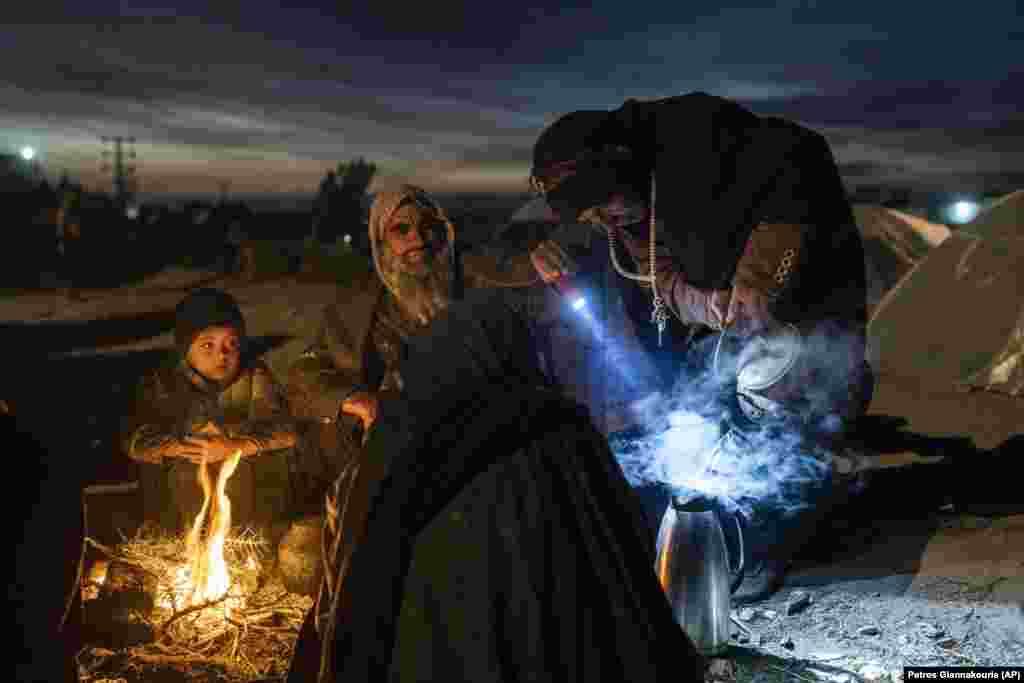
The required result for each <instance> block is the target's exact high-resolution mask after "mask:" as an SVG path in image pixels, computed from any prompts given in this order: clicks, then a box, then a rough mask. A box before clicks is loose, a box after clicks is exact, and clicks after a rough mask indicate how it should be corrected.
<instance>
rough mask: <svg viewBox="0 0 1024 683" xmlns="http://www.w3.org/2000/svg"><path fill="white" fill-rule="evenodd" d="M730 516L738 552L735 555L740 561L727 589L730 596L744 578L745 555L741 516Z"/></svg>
mask: <svg viewBox="0 0 1024 683" xmlns="http://www.w3.org/2000/svg"><path fill="white" fill-rule="evenodd" d="M732 516H733V519H735V521H736V542H737V544H738V545H739V552H738V553H737V554H738V555H739V557H740V559H739V562H738V563H737V565H738V566H737V567H736V576H735V577H734V578H733V580H732V585H731V586H730V587H729V593H730V594H732V593H735V592H736V590H737V589H738V588H739V587H740V584H741V583H743V578H744V576H745V574H746V560H745V559H744V556H745V555H746V553H745V551H744V548H743V521H742V516H741V515H740V513H739V512H734V513H733V515H732ZM730 564H731V563H730ZM732 571H733V570H732V567H731V566H730V567H729V572H730V573H732Z"/></svg>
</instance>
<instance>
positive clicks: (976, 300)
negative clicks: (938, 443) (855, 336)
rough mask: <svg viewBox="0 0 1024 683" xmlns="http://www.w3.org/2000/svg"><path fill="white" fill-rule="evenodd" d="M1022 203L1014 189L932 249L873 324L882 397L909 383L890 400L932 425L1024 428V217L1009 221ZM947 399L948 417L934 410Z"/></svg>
mask: <svg viewBox="0 0 1024 683" xmlns="http://www.w3.org/2000/svg"><path fill="white" fill-rule="evenodd" d="M1021 204H1024V194H1021V193H1019V192H1018V193H1014V195H1011V196H1010V198H1008V199H1006V200H1004V201H1003V202H1000V203H998V204H996V205H995V206H993V207H992V209H990V212H991V214H992V215H989V212H986V213H985V214H982V215H980V216H979V217H978V218H977V219H976V220H975V221H974V222H973V223H971V224H968V225H967V226H966V228H964V229H961V230H958V231H957V232H955V233H953V234H952V235H951V236H950V237H949V238H948V239H946V240H945V241H943V242H942V244H940V245H939V246H938V247H936V248H935V249H933V250H932V251H931V253H930V254H929V255H928V256H927V257H926V258H925V259H924V260H922V261H921V262H920V263H919V264H918V265H917V266H915V267H914V268H913V269H911V270H910V271H909V272H908V273H907V274H906V275H905V276H904V277H903V279H902V280H900V282H899V283H897V285H896V286H895V287H894V288H893V289H892V290H891V291H890V292H889V293H888V294H887V295H886V296H885V297H884V298H883V299H882V301H881V302H880V303H879V306H878V308H877V310H876V312H875V315H874V317H873V318H872V320H871V323H870V325H869V327H868V337H869V341H868V346H869V357H870V360H871V363H872V365H873V366H874V368H875V370H876V372H877V374H878V375H879V378H880V383H879V395H884V394H886V392H887V391H890V390H892V389H893V387H895V386H900V387H903V389H902V390H901V392H902V394H905V398H906V400H905V401H902V402H893V401H894V400H893V401H889V405H890V408H893V407H894V406H897V404H898V405H899V407H900V408H901V409H903V410H904V411H905V412H906V414H907V415H910V416H914V415H917V416H920V417H919V419H918V422H921V423H928V424H929V425H932V426H933V427H934V431H943V432H944V433H953V432H954V431H955V429H961V430H962V433H965V434H969V435H971V436H972V437H974V438H975V440H976V441H979V443H980V441H985V442H988V443H992V442H994V441H999V439H1005V438H1008V437H1010V436H1013V435H1014V434H1015V433H1024V401H1021V400H1020V398H1021V397H1024V222H1019V223H1017V224H1016V225H1015V224H1014V223H1013V220H1012V217H1013V215H1015V214H1013V213H1012V212H1016V211H1019V205H1021ZM1008 212H1011V213H1008ZM886 385H888V389H887V388H886ZM965 392H970V393H965ZM995 395H998V396H1002V397H1004V398H995ZM957 396H959V399H958V398H957ZM968 397H969V398H968ZM943 401H945V403H948V404H949V406H947V407H950V410H947V411H945V413H944V414H947V418H948V419H947V420H946V421H945V424H942V421H939V422H936V421H935V420H932V419H931V418H930V417H928V415H929V414H930V415H931V416H934V415H935V414H937V413H936V412H935V409H936V408H935V407H936V406H937V405H938V404H939V403H942V402H943ZM877 403H878V399H877V398H876V405H873V407H872V411H871V412H873V413H877V412H878V410H880V408H879V406H878V405H877ZM952 406H958V407H957V409H956V410H953V409H952ZM972 411H974V412H973V413H972ZM975 413H976V414H975ZM1000 416H1001V417H1000ZM993 420H994V421H993ZM912 422H913V420H912ZM955 425H959V427H955Z"/></svg>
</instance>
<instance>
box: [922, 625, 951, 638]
mask: <svg viewBox="0 0 1024 683" xmlns="http://www.w3.org/2000/svg"><path fill="white" fill-rule="evenodd" d="M917 628H918V630H919V631H920V632H921V635H923V636H925V637H926V638H931V639H933V640H936V639H938V638H941V637H942V636H944V635H946V632H945V631H944V630H942V629H941V628H939V627H938V626H935V625H934V624H929V623H927V622H923V621H922V622H921V623H919V624H918V625H917Z"/></svg>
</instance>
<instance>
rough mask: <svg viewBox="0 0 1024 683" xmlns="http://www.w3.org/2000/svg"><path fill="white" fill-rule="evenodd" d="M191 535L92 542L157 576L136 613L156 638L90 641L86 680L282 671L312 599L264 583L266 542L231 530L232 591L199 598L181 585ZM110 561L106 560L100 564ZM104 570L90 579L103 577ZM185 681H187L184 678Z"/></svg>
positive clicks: (251, 676) (241, 676) (249, 676)
mask: <svg viewBox="0 0 1024 683" xmlns="http://www.w3.org/2000/svg"><path fill="white" fill-rule="evenodd" d="M188 540H189V539H186V538H184V537H181V536H178V537H174V536H166V535H160V534H158V533H152V532H150V533H147V532H140V533H139V534H137V535H136V536H135V538H132V539H125V541H124V542H123V543H121V544H120V545H118V546H117V547H116V548H108V547H105V546H103V545H102V544H99V543H97V542H95V541H93V540H92V539H87V541H88V542H89V544H90V545H91V546H93V547H94V548H97V549H98V550H100V551H101V552H102V553H104V554H105V555H107V557H108V561H110V562H112V561H115V560H116V561H118V562H123V563H126V564H129V565H132V566H133V567H135V568H138V569H140V570H141V571H142V572H143V573H144V574H146V575H149V576H150V577H152V578H155V579H156V584H157V585H158V586H159V588H158V590H157V592H158V594H157V595H155V596H153V598H154V603H155V606H154V608H153V611H152V613H151V614H150V615H148V616H147V615H143V614H141V613H138V612H136V613H135V618H136V619H137V620H138V621H140V622H141V623H144V624H146V625H148V626H149V628H150V629H152V633H153V637H152V639H151V640H150V642H147V643H144V644H141V645H136V646H134V647H127V648H124V649H122V650H118V651H114V650H110V649H104V648H99V647H91V646H87V647H86V648H84V649H83V651H82V652H81V653H80V654H79V663H80V667H81V671H82V673H83V676H82V679H81V680H82V681H83V683H90V682H91V683H99V681H102V680H117V679H124V680H126V681H133V680H140V681H141V680H146V679H148V678H151V675H147V673H146V672H147V671H152V670H153V669H155V668H158V669H167V668H173V669H180V670H183V671H190V670H196V669H199V668H203V669H206V670H210V671H217V672H219V673H220V674H221V675H222V676H223V677H224V679H226V680H228V681H233V682H235V681H237V682H242V681H252V680H255V679H259V678H264V677H267V676H274V675H283V674H284V673H285V672H287V670H288V664H289V661H290V659H291V654H292V650H293V648H294V646H295V640H296V637H297V635H298V632H299V628H300V627H301V625H302V620H303V618H304V617H305V614H306V612H307V611H308V610H309V609H310V608H311V606H312V599H311V598H309V597H304V596H300V595H295V594H293V593H289V592H288V591H287V590H286V589H285V588H284V586H283V585H282V584H281V583H280V581H279V580H277V579H270V580H264V581H261V580H260V578H259V577H260V568H261V566H269V564H271V563H272V561H271V559H270V558H269V557H267V555H268V552H267V548H266V545H267V544H266V542H265V541H264V540H263V539H262V538H260V537H259V535H258V534H256V533H255V532H253V531H252V530H244V531H241V532H240V533H228V534H227V535H226V537H225V539H224V545H223V554H224V558H225V564H226V566H227V574H228V581H229V584H228V589H227V591H226V592H225V593H224V594H223V595H222V596H220V597H215V598H213V599H201V600H199V601H195V600H194V598H193V597H192V593H193V591H192V590H191V589H192V588H193V586H190V585H183V577H187V576H188V574H189V573H190V572H189V570H190V567H191V565H192V560H194V555H193V553H194V549H193V548H190V544H189V542H188ZM97 564H99V565H100V566H104V565H102V564H101V563H97ZM102 571H103V570H100V572H95V571H94V572H92V576H91V577H90V581H89V582H87V585H86V586H84V587H83V588H84V589H85V590H86V591H88V590H89V589H90V588H95V586H94V585H92V586H90V585H89V583H93V584H94V583H98V582H101V581H102V579H103V577H102ZM183 680H184V678H183Z"/></svg>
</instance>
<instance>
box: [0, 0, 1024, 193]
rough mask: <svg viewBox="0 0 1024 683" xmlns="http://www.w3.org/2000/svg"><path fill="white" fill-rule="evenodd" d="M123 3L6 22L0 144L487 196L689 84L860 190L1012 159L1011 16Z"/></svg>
mask: <svg viewBox="0 0 1024 683" xmlns="http://www.w3.org/2000/svg"><path fill="white" fill-rule="evenodd" d="M126 4H127V3H123V2H116V1H115V0H94V1H93V2H90V3H74V4H71V3H62V2H50V1H49V0H39V1H37V2H33V3H31V4H28V3H19V4H17V5H16V6H15V7H14V9H11V10H8V9H5V10H4V16H3V17H2V19H3V21H0V47H2V48H3V50H4V54H5V59H4V60H0V96H2V97H3V101H4V107H3V109H2V110H0V140H10V141H12V142H13V141H15V140H17V139H18V138H19V136H20V137H26V136H36V137H37V138H39V139H40V143H39V144H41V145H44V144H46V141H47V140H48V141H49V143H50V147H51V153H52V154H51V156H52V157H53V158H58V157H59V158H60V159H63V160H65V161H67V162H68V163H72V162H74V163H79V161H80V160H81V159H84V158H86V157H88V156H89V154H92V152H91V151H88V150H89V149H92V148H91V147H89V146H90V145H93V146H94V145H95V138H96V137H97V136H99V135H101V134H110V133H122V134H133V135H136V136H137V137H138V138H139V139H140V140H141V141H145V143H146V144H148V145H150V149H149V151H148V157H147V158H146V159H144V160H142V162H141V163H140V169H143V170H144V172H146V173H150V174H159V173H162V172H165V173H167V174H171V173H172V172H173V173H174V174H177V173H179V172H183V171H180V168H179V166H174V167H173V168H172V167H171V166H168V165H167V164H178V165H181V164H188V163H193V164H194V165H195V167H196V168H197V169H198V168H202V169H203V173H214V174H216V173H220V172H221V171H223V172H224V173H230V172H235V170H234V169H235V168H236V166H235V165H236V164H242V163H244V162H246V161H248V162H250V163H251V165H252V167H253V169H254V170H253V175H256V174H262V175H264V176H265V175H266V174H267V173H269V172H274V173H276V172H278V171H277V170H274V171H270V170H269V169H281V171H280V172H281V173H287V174H290V175H289V178H290V179H289V180H288V181H287V183H285V184H289V185H291V184H293V180H292V179H291V178H292V177H293V176H295V174H299V175H301V174H302V173H306V174H309V175H310V178H314V176H315V174H316V173H319V169H321V168H322V167H323V165H324V164H328V163H333V162H335V161H337V160H340V159H343V158H347V157H350V156H356V155H365V156H368V157H372V158H376V159H379V160H381V162H382V163H383V164H384V165H385V166H386V167H387V168H389V169H403V171H402V172H409V173H412V174H414V175H417V174H418V175H419V176H420V177H422V176H424V175H427V176H429V175H430V174H434V175H435V176H437V177H442V176H444V175H445V174H449V175H451V174H454V175H455V176H457V177H458V178H469V177H470V176H471V175H472V173H473V172H474V169H476V170H477V171H478V172H479V174H480V177H481V178H484V177H486V178H488V179H489V180H488V182H497V180H495V179H496V178H506V177H507V178H513V177H516V169H517V168H519V169H520V170H521V171H522V173H525V167H526V165H527V163H528V160H529V157H530V148H531V146H532V143H533V140H534V139H535V137H536V135H537V134H538V133H539V132H540V130H541V128H542V127H543V125H544V124H545V123H546V122H549V121H551V120H553V118H554V117H555V116H557V115H558V114H559V113H562V112H565V111H569V110H571V109H578V108H587V107H614V106H617V105H618V104H620V103H621V102H622V100H624V99H625V98H626V97H637V98H641V99H648V98H655V97H662V96H668V95H673V94H679V93H682V92H687V91H690V90H698V89H699V90H705V91H708V92H712V93H715V94H720V95H722V96H726V97H731V98H734V99H737V100H739V101H740V102H742V103H744V104H745V105H747V106H749V107H750V108H752V109H753V110H755V111H757V112H759V113H764V114H774V115H780V116H786V117H789V118H794V119H796V120H799V121H801V122H803V123H805V124H807V125H809V126H811V127H813V128H816V129H818V130H821V131H822V132H823V133H825V135H826V136H827V137H828V139H829V141H830V143H831V144H832V146H833V149H834V151H835V154H836V158H837V160H838V161H839V163H840V164H841V165H842V167H843V170H844V174H845V175H846V176H847V177H848V178H851V179H858V180H860V179H863V180H865V181H868V180H871V179H875V180H885V181H890V180H891V181H892V182H904V181H906V180H907V179H911V180H912V179H913V178H915V177H921V178H924V177H926V176H927V177H928V178H929V179H932V180H934V179H935V178H948V179H949V182H952V183H955V182H962V179H963V178H965V177H969V176H971V173H972V169H973V172H974V174H975V176H976V177H978V178H988V179H992V178H997V177H1001V176H1002V177H1011V178H1012V177H1016V176H1015V175H1014V174H1016V173H1018V172H1019V171H1020V170H1021V169H1022V167H1024V149H1022V143H1021V140H1022V139H1024V136H1022V134H1021V133H1022V131H1021V125H1022V124H1021V117H1020V115H1019V114H1018V112H1020V111H1024V71H1021V70H1020V69H1019V68H1016V69H1014V68H1012V67H1011V61H1010V60H1009V59H1008V57H1007V56H1006V55H1009V54H1012V53H1013V49H1012V48H1013V45H1014V44H1015V43H1014V41H1015V40H1018V41H1019V38H1020V35H1019V33H1020V29H1019V28H1014V27H1015V26H1019V22H1016V21H1015V19H1016V13H1017V10H1016V3H1013V2H1010V1H1009V0H992V1H991V2H989V3H986V6H985V8H984V11H977V12H970V11H966V12H958V13H952V12H945V13H944V12H934V13H932V14H930V15H929V16H928V22H927V23H923V22H922V17H921V14H920V11H919V10H918V9H915V8H908V7H904V6H903V5H899V4H894V3H891V2H887V3H881V2H878V1H877V0H865V2H861V3H842V4H838V3H827V4H826V3H816V2H808V1H806V0H789V1H785V2H782V3H777V4H776V6H775V7H774V8H773V9H765V8H758V7H743V6H723V5H722V3H720V2H711V0H695V1H694V2H689V3H675V4H666V5H664V6H662V7H660V8H658V9H655V8H654V7H653V6H651V7H647V6H645V7H633V6H630V5H628V4H625V5H624V4H622V3H611V2H598V3H596V4H595V5H593V6H591V5H590V4H589V3H588V4H585V5H584V4H583V3H578V4H574V3H555V2H547V3H540V2H532V1H530V0H527V1H526V2H519V3H497V4H495V3H479V2H476V3H471V2H463V1H460V2H444V1H441V0H438V1H437V2H432V3H420V4H409V3H405V4H402V3H397V2H387V3H372V4H371V3H336V2H326V0H323V1H321V2H317V1H316V0H313V1H311V2H310V1H307V2H306V3H303V6H302V7H295V8H288V9H282V8H280V7H277V8H271V7H269V6H268V5H267V4H266V3H262V2H259V1H258V0H251V1H249V2H245V3H242V2H236V1H231V2H225V3H217V6H216V13H215V14H214V12H213V10H210V9H209V4H208V3H204V2H199V1H198V0H175V1H174V2H173V3H171V4H172V5H173V6H169V7H163V8H156V7H150V8H144V7H127V6H126ZM55 17H59V20H55V19H54V18H55ZM1014 36H1016V38H1014ZM219 164H220V166H218V165H219ZM257 167H262V168H259V169H258V170H257ZM217 168H221V171H216V169H217ZM161 169H163V171H161ZM209 169H215V170H214V171H210V170H209ZM285 169H287V170H285ZM396 172H397V171H396ZM167 177H171V175H167ZM175 177H178V176H175ZM314 179H315V178H314ZM932 180H929V182H932ZM168 182H169V181H168ZM510 182H511V181H510Z"/></svg>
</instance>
